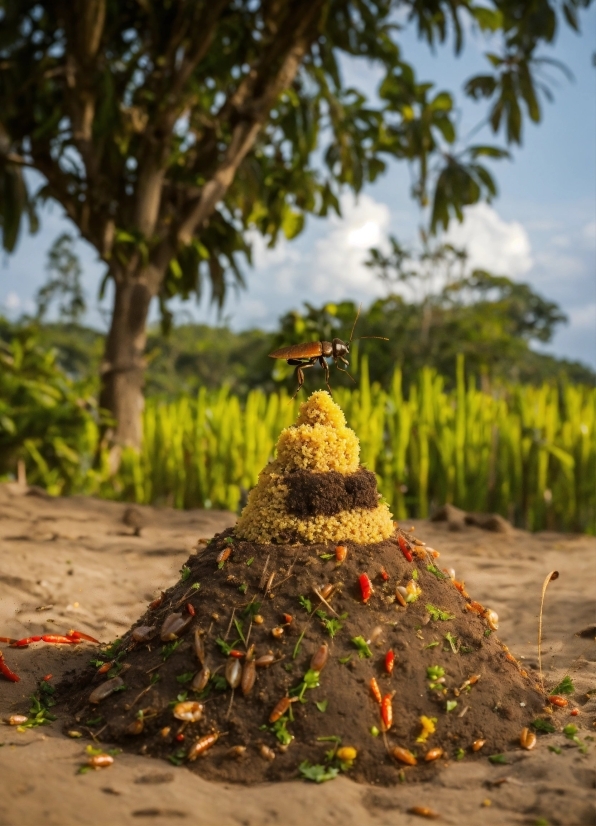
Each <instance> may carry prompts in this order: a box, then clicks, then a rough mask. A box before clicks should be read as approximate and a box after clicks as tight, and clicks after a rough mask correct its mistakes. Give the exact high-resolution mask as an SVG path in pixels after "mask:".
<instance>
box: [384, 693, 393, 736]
mask: <svg viewBox="0 0 596 826" xmlns="http://www.w3.org/2000/svg"><path fill="white" fill-rule="evenodd" d="M392 699H393V698H392V696H391V694H385V696H384V697H383V700H382V702H381V720H382V721H383V725H384V727H385V731H389V729H390V728H391V726H392V725H393V706H392V705H391V700H392Z"/></svg>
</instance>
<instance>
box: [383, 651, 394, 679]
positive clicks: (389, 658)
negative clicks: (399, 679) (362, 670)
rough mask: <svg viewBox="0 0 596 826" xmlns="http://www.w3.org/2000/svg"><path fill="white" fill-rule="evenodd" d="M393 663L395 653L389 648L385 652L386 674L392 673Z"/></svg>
mask: <svg viewBox="0 0 596 826" xmlns="http://www.w3.org/2000/svg"><path fill="white" fill-rule="evenodd" d="M394 665H395V654H394V653H393V651H392V650H391V649H389V651H388V652H387V653H386V654H385V671H386V672H387V674H393V666H394Z"/></svg>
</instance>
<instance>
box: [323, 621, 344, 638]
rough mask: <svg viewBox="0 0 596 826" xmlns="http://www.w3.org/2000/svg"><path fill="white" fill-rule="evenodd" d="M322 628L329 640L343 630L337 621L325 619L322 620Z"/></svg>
mask: <svg viewBox="0 0 596 826" xmlns="http://www.w3.org/2000/svg"><path fill="white" fill-rule="evenodd" d="M323 626H324V628H325V630H326V631H327V633H328V634H329V636H330V637H331V639H333V637H335V635H336V634H338V633H339V632H340V631H341V629H342V628H343V624H342V623H341V622H340V621H339V620H338V619H326V620H323Z"/></svg>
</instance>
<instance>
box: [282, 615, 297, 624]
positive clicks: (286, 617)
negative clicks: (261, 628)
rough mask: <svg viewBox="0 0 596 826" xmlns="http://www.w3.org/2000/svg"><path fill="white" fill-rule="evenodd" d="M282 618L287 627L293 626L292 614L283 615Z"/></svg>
mask: <svg viewBox="0 0 596 826" xmlns="http://www.w3.org/2000/svg"><path fill="white" fill-rule="evenodd" d="M282 617H283V620H284V622H285V624H286V625H291V624H292V620H293V619H294V617H293V616H292V615H291V614H282Z"/></svg>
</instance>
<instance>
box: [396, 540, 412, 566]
mask: <svg viewBox="0 0 596 826" xmlns="http://www.w3.org/2000/svg"><path fill="white" fill-rule="evenodd" d="M397 541H398V543H399V547H400V549H401V552H402V554H403V555H404V556H405V558H406V559H407V560H408V562H411V561H412V559H413V558H414V557H413V556H412V546H411V545H410V543H409V542H408V541H407V540H406V539H404V538H403V536H398V537H397Z"/></svg>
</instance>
